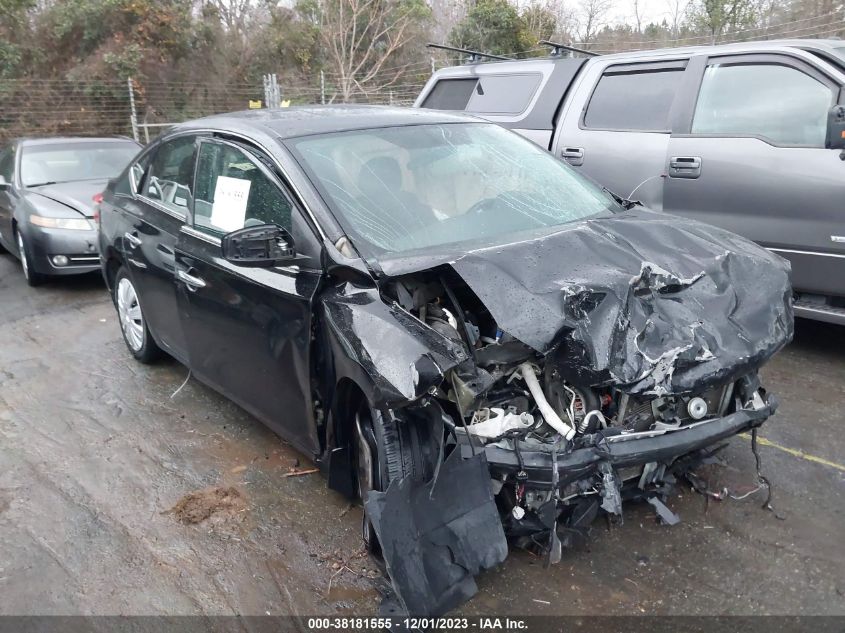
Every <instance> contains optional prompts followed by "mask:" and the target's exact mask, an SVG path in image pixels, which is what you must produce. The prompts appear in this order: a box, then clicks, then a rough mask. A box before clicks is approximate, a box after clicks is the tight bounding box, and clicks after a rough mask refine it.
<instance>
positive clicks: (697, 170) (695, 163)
mask: <svg viewBox="0 0 845 633" xmlns="http://www.w3.org/2000/svg"><path fill="white" fill-rule="evenodd" d="M700 175H701V157H700V156H672V157H671V158H670V159H669V177H670V178H698V177H699V176H700Z"/></svg>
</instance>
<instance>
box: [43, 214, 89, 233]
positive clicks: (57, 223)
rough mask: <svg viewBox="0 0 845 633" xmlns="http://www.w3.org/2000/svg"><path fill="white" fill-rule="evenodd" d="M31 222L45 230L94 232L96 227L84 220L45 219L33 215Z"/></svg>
mask: <svg viewBox="0 0 845 633" xmlns="http://www.w3.org/2000/svg"><path fill="white" fill-rule="evenodd" d="M29 221H30V223H31V224H34V225H35V226H41V227H44V228H45V229H69V230H71V231H92V230H94V225H93V224H91V222H89V221H88V220H86V219H84V218H45V217H44V216H42V215H31V216H29Z"/></svg>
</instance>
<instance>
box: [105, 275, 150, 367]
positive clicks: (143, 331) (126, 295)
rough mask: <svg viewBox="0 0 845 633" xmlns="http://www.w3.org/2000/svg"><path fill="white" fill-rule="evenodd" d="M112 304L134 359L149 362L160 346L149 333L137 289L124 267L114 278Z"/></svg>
mask: <svg viewBox="0 0 845 633" xmlns="http://www.w3.org/2000/svg"><path fill="white" fill-rule="evenodd" d="M114 305H115V307H116V308H117V317H118V319H119V320H120V329H121V331H122V332H123V340H124V342H125V343H126V347H128V348H129V351H130V352H131V354H132V356H134V357H135V360H137V361H140V362H142V363H151V362H153V361H154V360H156V359H157V358H159V357H160V356H161V348H159V346H158V344H157V343H156V342H155V340H154V339H153V337H152V334H150V328H149V326H148V325H147V321H146V319H144V313H143V311H142V310H141V301H140V299H139V298H138V291H137V290H136V289H135V285H134V284H133V283H132V280H131V279H130V278H129V275H128V274H127V272H126V269H125V268H121V269H120V270H119V271H117V275H116V276H115V279H114Z"/></svg>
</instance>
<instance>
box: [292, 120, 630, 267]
mask: <svg viewBox="0 0 845 633" xmlns="http://www.w3.org/2000/svg"><path fill="white" fill-rule="evenodd" d="M291 145H292V147H293V149H294V151H295V153H297V154H298V155H299V158H300V162H302V163H303V165H304V166H305V167H306V169H307V171H309V172H310V175H311V177H312V180H314V182H315V184H317V186H318V188H319V189H320V190H321V193H322V194H323V197H324V199H325V200H326V202H327V203H328V204H329V206H330V207H332V210H333V211H334V213H335V215H336V216H337V217H338V220H339V221H340V222H341V224H343V225H344V229H345V230H346V231H347V233H348V234H349V235H350V237H351V238H352V239H353V240H354V241H355V243H356V244H357V245H359V246H365V250H372V251H375V253H376V254H382V253H403V252H407V251H413V250H418V249H427V248H431V247H437V246H444V245H449V244H456V243H460V242H468V241H480V242H489V241H495V238H497V237H499V236H505V235H507V236H509V239H508V241H511V239H513V236H514V234H516V233H519V232H522V231H542V230H543V229H547V228H554V227H558V226H561V225H563V224H566V223H568V222H572V221H574V220H579V219H582V218H586V217H589V216H592V215H596V214H598V213H602V212H605V211H608V210H617V209H618V208H619V207H618V206H617V205H616V203H615V202H614V201H613V200H612V199H611V198H610V197H609V196H608V195H606V194H605V193H604V192H602V191H601V190H600V189H599V188H598V187H596V186H595V185H593V184H592V183H591V182H589V181H587V180H586V179H584V178H583V177H581V176H579V175H578V174H576V173H575V172H573V171H572V170H571V169H570V168H569V167H568V166H566V165H564V164H563V163H562V162H561V161H558V160H557V159H555V158H554V157H552V156H551V155H550V154H549V153H548V152H546V151H544V150H542V149H540V148H539V147H537V146H536V145H534V144H533V143H531V142H529V141H526V140H524V139H522V138H520V137H518V136H516V135H515V134H512V133H511V132H508V131H506V130H503V129H501V128H499V127H497V126H494V125H487V124H477V125H476V124H445V125H417V126H405V127H394V128H381V129H372V130H360V131H354V132H344V133H340V134H331V135H321V136H309V137H303V138H301V139H298V140H294V141H292V142H291ZM366 247H369V248H366Z"/></svg>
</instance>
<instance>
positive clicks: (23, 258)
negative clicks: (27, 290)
mask: <svg viewBox="0 0 845 633" xmlns="http://www.w3.org/2000/svg"><path fill="white" fill-rule="evenodd" d="M18 253H20V256H21V268H23V276H24V277H26V278H27V279H29V262H28V261H26V249H25V248H24V246H23V237H21V234H20V231H18Z"/></svg>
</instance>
